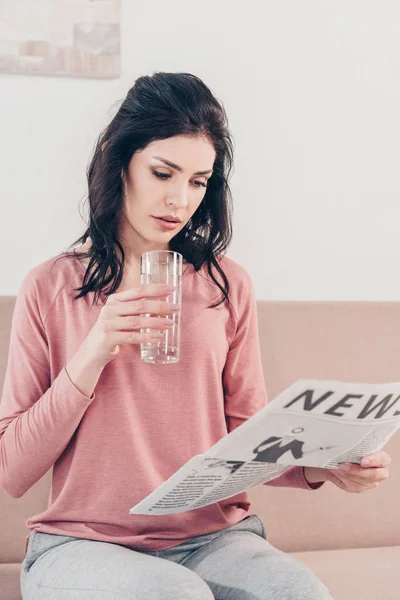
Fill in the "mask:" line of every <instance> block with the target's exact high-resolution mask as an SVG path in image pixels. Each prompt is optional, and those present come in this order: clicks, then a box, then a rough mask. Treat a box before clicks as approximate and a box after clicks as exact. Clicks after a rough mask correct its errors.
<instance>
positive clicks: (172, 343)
mask: <svg viewBox="0 0 400 600" xmlns="http://www.w3.org/2000/svg"><path fill="white" fill-rule="evenodd" d="M182 258H183V257H182V254H179V252H174V251H172V250H151V251H150V252H145V253H144V254H142V256H141V257H140V282H141V284H148V283H163V284H165V285H174V286H175V288H176V289H175V291H173V292H172V293H169V294H168V296H165V297H161V298H160V300H167V301H168V302H170V303H173V304H178V305H179V306H182ZM146 316H147V317H158V318H160V319H161V320H164V319H165V318H166V317H168V319H171V320H173V322H174V324H173V326H172V327H168V329H167V330H163V331H162V334H163V337H162V339H160V340H158V339H154V340H151V341H150V342H144V343H142V344H140V355H141V359H142V360H143V361H144V362H147V363H152V364H163V365H169V364H172V363H176V362H178V360H179V358H180V337H181V314H180V312H178V313H175V314H168V315H151V314H146ZM141 331H142V332H143V333H151V332H152V331H154V330H151V329H141Z"/></svg>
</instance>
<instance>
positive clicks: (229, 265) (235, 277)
mask: <svg viewBox="0 0 400 600" xmlns="http://www.w3.org/2000/svg"><path fill="white" fill-rule="evenodd" d="M218 263H219V265H220V267H221V269H222V270H223V271H224V273H225V275H226V276H227V278H228V281H229V284H230V285H231V284H232V285H233V286H239V287H241V286H243V285H245V286H251V285H252V279H251V276H250V274H249V272H248V271H247V270H246V269H245V267H243V265H241V264H239V263H238V262H237V261H236V260H234V259H233V258H230V257H229V256H226V255H223V256H219V257H218Z"/></svg>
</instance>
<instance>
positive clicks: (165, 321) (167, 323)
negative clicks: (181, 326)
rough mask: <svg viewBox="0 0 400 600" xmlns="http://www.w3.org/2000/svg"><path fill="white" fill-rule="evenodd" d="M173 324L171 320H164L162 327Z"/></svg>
mask: <svg viewBox="0 0 400 600" xmlns="http://www.w3.org/2000/svg"><path fill="white" fill-rule="evenodd" d="M173 324H174V322H173V320H172V319H164V325H173Z"/></svg>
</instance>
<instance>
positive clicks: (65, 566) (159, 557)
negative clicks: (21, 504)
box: [21, 515, 332, 600]
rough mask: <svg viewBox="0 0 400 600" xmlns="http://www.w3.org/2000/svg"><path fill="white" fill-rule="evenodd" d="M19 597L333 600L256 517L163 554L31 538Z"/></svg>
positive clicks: (37, 534)
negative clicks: (269, 539)
mask: <svg viewBox="0 0 400 600" xmlns="http://www.w3.org/2000/svg"><path fill="white" fill-rule="evenodd" d="M21 590H22V597H23V600H122V599H123V598H125V599H127V600H156V599H157V600H212V599H217V600H332V599H331V596H330V595H329V592H328V590H327V588H326V587H325V586H324V585H323V584H322V583H321V581H319V579H317V577H316V576H315V575H314V574H313V573H312V571H310V569H308V567H306V566H304V565H302V564H301V563H300V562H298V561H297V560H295V559H294V558H292V557H291V556H289V555H287V554H285V553H283V552H281V551H279V550H277V549H276V548H274V547H273V546H271V544H269V542H267V540H266V534H265V527H264V523H263V521H262V520H261V519H260V518H259V517H257V516H254V515H253V516H250V517H246V518H245V519H243V520H242V521H240V522H239V523H237V524H236V525H232V526H231V527H227V528H226V529H222V530H221V531H217V532H215V533H210V534H208V535H201V536H197V537H195V538H192V539H191V540H189V541H187V542H184V543H183V544H180V545H179V546H175V547H174V548H169V549H167V550H161V551H159V552H137V551H136V550H131V549H129V548H127V547H125V546H120V545H118V544H110V543H105V542H97V541H93V540H86V539H81V538H73V537H67V536H61V535H53V534H48V533H40V532H33V533H32V535H31V536H30V538H29V545H28V550H27V554H26V557H25V560H24V562H23V564H22V569H21Z"/></svg>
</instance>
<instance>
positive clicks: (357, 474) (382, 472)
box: [339, 463, 389, 484]
mask: <svg viewBox="0 0 400 600" xmlns="http://www.w3.org/2000/svg"><path fill="white" fill-rule="evenodd" d="M347 466H348V465H347V463H345V464H343V465H340V467H339V471H340V472H341V473H342V474H343V475H344V476H345V477H346V478H347V479H352V480H354V481H357V482H359V483H364V484H365V483H368V482H370V483H374V482H378V483H379V482H380V481H385V479H388V477H389V469H388V468H387V467H375V468H372V469H365V468H363V467H360V466H359V465H350V466H349V467H350V468H349V469H348V470H347V469H346V470H344V469H343V467H347Z"/></svg>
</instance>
